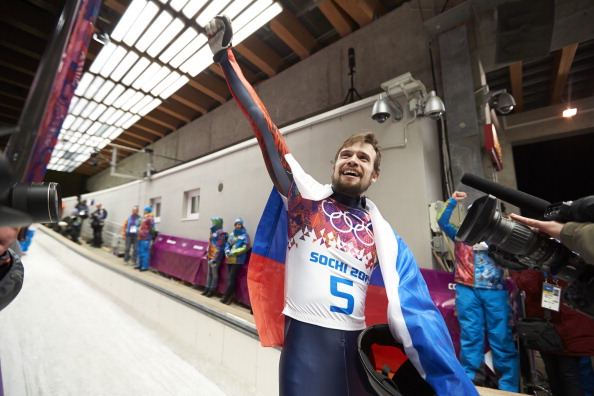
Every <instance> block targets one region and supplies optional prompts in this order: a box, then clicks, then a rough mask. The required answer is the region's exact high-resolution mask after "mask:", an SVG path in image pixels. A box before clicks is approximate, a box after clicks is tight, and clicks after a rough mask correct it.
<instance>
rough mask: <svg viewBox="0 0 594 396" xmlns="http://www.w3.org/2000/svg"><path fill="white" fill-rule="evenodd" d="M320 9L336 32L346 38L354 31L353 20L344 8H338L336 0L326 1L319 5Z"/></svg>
mask: <svg viewBox="0 0 594 396" xmlns="http://www.w3.org/2000/svg"><path fill="white" fill-rule="evenodd" d="M318 9H319V10H320V11H321V12H322V14H324V16H325V17H326V19H328V22H330V24H331V25H332V27H333V28H334V30H336V31H337V32H338V34H340V37H344V36H346V35H348V34H350V33H351V32H352V31H353V28H354V24H353V22H352V20H351V18H350V17H349V16H348V14H347V13H346V12H344V11H343V10H342V8H340V7H338V5H336V3H335V2H334V0H325V1H322V2H321V3H320V4H318Z"/></svg>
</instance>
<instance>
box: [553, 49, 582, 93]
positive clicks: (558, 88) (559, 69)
mask: <svg viewBox="0 0 594 396" xmlns="http://www.w3.org/2000/svg"><path fill="white" fill-rule="evenodd" d="M577 47H578V45H577V44H571V45H568V46H566V47H563V48H562V49H560V50H558V51H555V52H554V53H553V59H554V62H555V63H554V66H553V67H554V68H553V81H552V83H551V104H557V103H561V99H562V98H561V97H562V96H563V91H564V90H565V85H566V84H567V76H568V75H569V71H570V70H571V64H572V63H573V58H575V52H576V51H577Z"/></svg>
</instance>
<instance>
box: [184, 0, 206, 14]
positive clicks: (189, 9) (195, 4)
mask: <svg viewBox="0 0 594 396" xmlns="http://www.w3.org/2000/svg"><path fill="white" fill-rule="evenodd" d="M205 3H206V0H193V1H190V2H189V3H188V5H187V6H185V7H184V9H183V11H182V12H183V13H184V15H185V16H187V17H188V18H193V17H194V15H196V13H197V12H198V10H199V9H201V8H202V6H203V5H204V4H205Z"/></svg>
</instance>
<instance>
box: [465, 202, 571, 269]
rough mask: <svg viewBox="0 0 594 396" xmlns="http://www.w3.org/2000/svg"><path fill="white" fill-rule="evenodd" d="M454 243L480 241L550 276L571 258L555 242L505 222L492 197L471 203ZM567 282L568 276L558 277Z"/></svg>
mask: <svg viewBox="0 0 594 396" xmlns="http://www.w3.org/2000/svg"><path fill="white" fill-rule="evenodd" d="M456 239H457V240H459V241H460V242H462V243H465V244H467V245H474V244H476V243H479V242H481V241H485V242H488V243H491V244H493V245H495V246H497V247H499V248H500V249H501V250H504V251H506V252H509V253H512V254H514V255H517V256H518V259H519V261H520V262H521V263H523V264H524V265H526V266H527V267H533V268H539V269H541V270H543V271H548V270H551V272H552V273H553V274H557V272H558V271H559V270H560V269H561V268H562V267H567V265H566V264H567V261H568V260H569V258H570V257H571V256H572V254H571V251H570V250H569V249H567V248H566V247H565V246H563V245H562V244H560V243H558V242H557V241H555V240H553V239H551V238H546V237H544V236H542V235H540V234H538V233H536V232H534V231H532V230H531V229H530V228H529V227H527V226H525V225H524V224H521V223H518V222H516V221H513V220H509V219H506V218H504V217H502V216H501V214H500V213H499V212H498V211H497V199H496V198H495V197H493V196H492V195H489V196H485V197H481V198H479V199H477V200H476V201H474V203H473V204H472V207H471V208H470V210H469V211H468V213H467V214H466V218H465V219H464V221H463V222H462V225H461V226H460V229H459V230H458V234H457V235H456ZM559 277H560V278H561V279H564V278H565V279H564V280H567V278H569V277H570V276H569V274H568V275H565V276H563V277H562V276H559Z"/></svg>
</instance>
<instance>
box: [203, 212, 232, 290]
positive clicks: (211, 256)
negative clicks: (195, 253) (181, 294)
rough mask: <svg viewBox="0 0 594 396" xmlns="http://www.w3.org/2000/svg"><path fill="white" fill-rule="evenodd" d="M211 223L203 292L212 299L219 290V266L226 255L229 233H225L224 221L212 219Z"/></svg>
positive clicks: (217, 218) (216, 218) (218, 218)
mask: <svg viewBox="0 0 594 396" xmlns="http://www.w3.org/2000/svg"><path fill="white" fill-rule="evenodd" d="M210 221H211V222H212V226H211V227H210V237H209V238H208V253H207V258H208V276H207V277H206V288H205V289H204V291H203V292H202V295H203V296H206V297H211V296H212V295H213V294H215V292H216V290H217V284H218V282H219V266H220V265H221V261H222V260H223V257H224V255H225V244H226V243H227V233H226V232H225V231H223V219H222V218H220V217H211V218H210Z"/></svg>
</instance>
